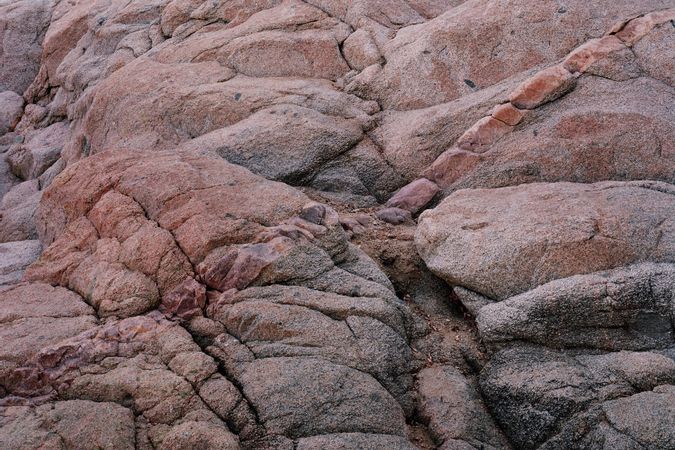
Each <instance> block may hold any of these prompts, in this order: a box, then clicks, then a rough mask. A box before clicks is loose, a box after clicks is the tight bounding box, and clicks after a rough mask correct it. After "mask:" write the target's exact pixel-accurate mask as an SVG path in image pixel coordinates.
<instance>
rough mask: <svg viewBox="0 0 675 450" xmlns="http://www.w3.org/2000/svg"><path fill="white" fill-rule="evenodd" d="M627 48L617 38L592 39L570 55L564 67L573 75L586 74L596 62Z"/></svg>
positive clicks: (564, 62)
mask: <svg viewBox="0 0 675 450" xmlns="http://www.w3.org/2000/svg"><path fill="white" fill-rule="evenodd" d="M625 48H626V46H625V44H624V43H623V42H622V41H621V40H620V39H619V38H617V37H616V36H604V37H602V38H599V39H591V40H590V41H588V42H586V43H585V44H583V45H581V46H579V47H577V48H576V49H575V50H574V51H573V52H572V53H570V54H569V55H568V56H567V58H565V61H563V67H565V69H567V70H568V71H569V72H571V73H574V72H580V73H584V72H586V70H587V69H588V68H589V67H590V66H591V65H592V64H593V63H595V62H596V61H598V60H600V59H603V58H606V57H607V56H608V55H609V54H610V53H612V52H618V51H621V50H624V49H625Z"/></svg>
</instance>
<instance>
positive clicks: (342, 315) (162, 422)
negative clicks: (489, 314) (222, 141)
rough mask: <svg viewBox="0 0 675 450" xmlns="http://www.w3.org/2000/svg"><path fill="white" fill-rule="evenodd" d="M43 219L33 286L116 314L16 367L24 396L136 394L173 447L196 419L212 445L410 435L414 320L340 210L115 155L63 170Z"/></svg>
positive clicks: (202, 161)
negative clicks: (354, 241)
mask: <svg viewBox="0 0 675 450" xmlns="http://www.w3.org/2000/svg"><path fill="white" fill-rule="evenodd" d="M179 174H180V177H178V175H179ZM178 179H180V180H182V181H181V182H180V183H176V182H175V181H176V180H178ZM151 180H153V181H151ZM247 197H248V198H247ZM56 218H58V219H56ZM54 219H56V220H54ZM37 224H38V229H39V232H40V237H41V240H42V241H43V243H44V244H45V245H48V247H47V248H46V249H45V251H44V253H43V254H42V256H41V257H40V259H39V260H38V261H37V262H35V263H34V264H33V265H32V266H31V267H30V268H29V270H28V271H27V274H26V278H27V279H28V280H32V281H33V282H35V283H37V282H39V281H47V282H49V283H52V284H58V285H61V286H63V287H65V288H68V289H70V290H72V291H74V292H76V293H78V294H80V295H81V296H82V299H80V297H79V296H77V295H75V294H74V293H72V292H70V291H65V290H64V292H68V293H69V294H70V295H71V296H72V297H74V298H77V299H78V301H79V304H81V305H82V307H86V308H89V306H86V303H88V304H89V305H91V307H93V308H94V310H95V311H96V314H97V316H98V317H111V318H112V319H109V320H108V321H106V322H105V324H101V325H99V326H97V327H93V328H91V329H89V330H88V331H85V332H84V333H81V334H77V333H74V334H77V335H75V336H72V337H70V336H64V338H65V337H70V339H67V340H60V341H57V342H51V341H50V342H47V343H46V344H47V345H46V346H44V345H40V346H33V347H32V348H31V351H32V352H33V353H32V354H31V355H27V356H25V357H24V360H28V361H29V362H28V363H27V364H24V365H22V366H21V367H14V366H12V368H13V371H12V372H11V374H9V375H8V376H7V379H8V382H7V386H6V387H5V389H6V391H7V392H9V393H11V394H12V395H13V396H15V397H16V398H17V399H19V398H24V397H32V396H36V395H39V396H41V397H45V396H46V398H52V397H54V396H57V397H58V398H60V399H63V398H65V399H73V400H75V399H77V400H93V401H97V402H116V403H120V404H122V405H123V406H126V407H128V406H129V403H128V402H132V403H131V404H132V405H133V406H132V408H133V409H134V411H140V412H141V415H142V418H143V421H144V422H143V423H144V425H143V427H144V429H145V430H146V431H145V432H146V433H147V439H149V441H150V442H152V443H153V444H154V445H158V444H159V443H161V445H163V446H167V448H174V447H175V446H177V447H178V448H183V447H184V446H185V445H188V444H190V445H197V444H196V443H198V442H202V441H200V439H204V437H203V436H202V434H201V433H199V432H193V431H191V432H190V433H188V434H187V435H186V434H185V431H180V430H187V429H190V430H194V429H195V428H194V427H198V428H199V427H206V428H204V430H205V432H208V434H209V436H210V437H209V439H211V440H209V441H208V442H207V443H206V444H203V445H206V446H207V448H212V447H214V446H217V447H219V448H220V446H225V447H227V448H229V447H231V446H233V445H236V442H237V440H236V438H234V437H232V435H231V434H230V431H233V432H236V433H237V434H238V435H239V439H241V440H243V441H247V442H249V443H251V445H254V444H252V443H254V442H257V443H258V444H255V445H263V442H268V441H269V440H270V439H272V440H280V441H279V442H281V441H284V440H289V439H290V440H292V439H300V438H304V437H310V436H315V435H324V434H333V433H374V434H382V435H391V436H392V439H393V436H399V437H401V438H403V437H405V435H406V431H405V429H406V424H405V417H406V414H410V413H411V410H412V397H411V392H410V387H411V385H412V377H411V375H410V358H411V356H410V353H411V352H410V348H409V347H408V336H409V333H414V327H413V323H412V321H411V317H410V313H409V312H408V311H407V309H406V307H405V306H404V305H403V304H402V303H401V302H400V301H399V300H398V299H397V298H396V297H395V295H394V293H393V292H392V290H391V286H390V284H389V282H388V280H386V278H385V277H384V276H383V275H382V274H381V273H380V272H379V270H378V269H377V267H376V266H375V265H374V263H373V262H372V261H371V260H369V259H368V258H367V257H366V256H365V255H364V254H363V253H361V252H360V251H359V250H358V249H357V248H356V247H354V246H351V245H350V244H349V243H348V241H347V239H346V234H345V233H344V231H343V230H342V227H341V225H340V223H339V221H338V219H337V214H336V213H335V212H334V211H332V210H331V209H330V208H328V207H326V206H324V205H321V204H317V203H311V202H310V201H309V199H308V198H306V197H305V196H304V195H302V194H301V193H300V192H298V191H296V190H294V189H293V188H290V187H288V186H285V185H283V184H279V183H273V182H270V181H266V180H264V179H262V178H260V177H257V176H255V175H253V174H252V173H251V172H249V171H247V170H246V169H243V168H241V167H238V166H234V165H231V164H228V163H226V162H225V161H223V160H222V159H220V158H219V157H217V156H195V155H194V154H191V153H169V152H146V153H139V152H124V151H118V152H107V153H103V154H100V155H95V156H91V157H89V158H87V159H85V160H83V161H81V162H79V163H77V164H75V165H71V166H70V167H68V168H67V169H66V170H65V171H64V172H63V173H62V174H61V176H59V177H57V178H56V179H55V180H54V182H53V183H52V184H51V185H50V187H49V188H48V189H47V190H46V191H45V194H44V196H43V199H42V201H41V204H40V210H39V213H38V221H37ZM195 230H199V231H197V232H195ZM23 286H26V289H32V288H35V287H37V286H45V285H42V284H27V285H23ZM57 289H63V288H57ZM83 300H84V301H83ZM85 301H86V303H85ZM157 307H159V309H160V310H161V311H163V312H164V313H165V314H167V315H168V316H169V317H175V318H176V319H177V320H178V321H179V322H181V323H183V324H184V326H185V327H186V328H187V329H189V330H190V331H191V333H192V335H191V334H190V333H188V332H187V331H186V329H185V328H183V327H181V326H179V325H178V324H176V323H172V322H169V321H167V320H166V319H164V318H163V317H162V315H161V314H160V313H159V312H157V311H153V310H154V309H155V308H157ZM92 325H93V324H92ZM51 329H52V328H51V327H46V330H47V332H50V333H51V332H52V331H49V330H51ZM54 332H56V331H54ZM193 339H196V340H197V341H198V342H200V343H201V345H202V347H200V346H199V345H197V344H196V343H195V341H194V340H193ZM209 355H210V356H209ZM22 356H23V355H22ZM106 361H110V362H111V363H112V365H110V364H109V363H107V362H106ZM113 361H114V362H113ZM219 367H220V370H219ZM10 369H11V368H10ZM8 370H9V369H8ZM186 380H187V381H186ZM228 380H231V381H228ZM232 383H234V384H232ZM280 386H281V387H280ZM337 386H342V388H337ZM223 396H225V397H223ZM128 398H130V400H125V399H128ZM15 402H19V400H15ZM223 402H226V403H223ZM207 405H208V406H207ZM227 405H231V406H229V407H228V406H227ZM326 405H332V406H331V407H330V408H326ZM213 411H215V412H216V414H214V412H213ZM139 420H140V419H139V418H138V417H137V418H136V428H137V432H138V427H139ZM187 420H195V421H197V422H198V424H196V425H194V426H188V425H186V423H187V422H186V421H187ZM225 424H227V425H225ZM228 430H230V431H228ZM289 442H290V441H289ZM265 445H267V444H265Z"/></svg>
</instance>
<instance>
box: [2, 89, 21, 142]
mask: <svg viewBox="0 0 675 450" xmlns="http://www.w3.org/2000/svg"><path fill="white" fill-rule="evenodd" d="M22 114H23V98H21V96H20V95H19V94H17V93H16V92H12V91H5V92H0V135H2V134H5V133H7V132H8V131H12V130H14V127H16V126H17V125H18V123H19V119H21V115H22Z"/></svg>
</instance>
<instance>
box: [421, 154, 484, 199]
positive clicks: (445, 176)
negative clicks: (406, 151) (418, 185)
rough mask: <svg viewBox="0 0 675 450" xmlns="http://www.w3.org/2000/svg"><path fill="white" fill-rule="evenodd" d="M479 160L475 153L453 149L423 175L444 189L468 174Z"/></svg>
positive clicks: (479, 157)
mask: <svg viewBox="0 0 675 450" xmlns="http://www.w3.org/2000/svg"><path fill="white" fill-rule="evenodd" d="M481 160H482V156H481V155H479V154H477V153H474V152H468V151H466V150H462V149H459V148H455V147H453V148H451V149H449V150H446V151H445V152H443V154H441V156H439V157H438V158H437V159H436V161H434V163H433V164H432V165H431V166H430V167H429V168H428V169H427V170H425V171H424V173H423V175H424V176H426V177H428V178H430V179H432V180H434V181H435V182H436V183H437V184H438V186H440V187H441V189H444V188H446V187H448V186H450V185H452V183H454V182H455V181H456V180H458V179H459V178H461V177H462V176H463V175H465V174H466V173H468V172H470V171H471V170H472V169H473V168H474V167H476V165H477V164H478V163H479V162H480V161H481Z"/></svg>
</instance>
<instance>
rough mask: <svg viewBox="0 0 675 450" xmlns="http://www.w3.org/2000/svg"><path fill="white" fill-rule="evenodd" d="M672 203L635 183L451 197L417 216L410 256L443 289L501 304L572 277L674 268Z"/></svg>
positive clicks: (661, 187) (658, 187)
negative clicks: (637, 266)
mask: <svg viewBox="0 0 675 450" xmlns="http://www.w3.org/2000/svg"><path fill="white" fill-rule="evenodd" d="M674 193H675V188H674V187H673V186H672V185H670V184H666V183H659V182H637V181H636V182H604V183H596V184H592V185H587V184H575V183H553V184H539V183H533V184H524V185H520V186H515V187H506V188H500V189H475V190H472V189H467V190H462V191H457V192H455V193H454V194H452V195H450V196H449V197H447V198H446V199H445V200H444V201H443V202H442V203H441V204H440V205H439V206H438V207H437V208H436V209H433V210H430V211H425V212H424V213H423V214H422V216H421V218H420V224H419V227H418V231H417V235H416V243H417V248H418V250H419V252H420V254H421V256H422V258H423V259H424V260H425V262H426V263H427V265H428V266H429V268H430V269H431V270H432V271H433V272H435V273H437V274H438V275H439V276H441V277H442V278H444V279H445V280H446V281H448V282H449V283H451V284H457V285H461V286H464V287H466V288H469V289H471V290H473V291H475V292H478V293H480V294H483V295H484V296H486V297H488V298H492V299H495V300H504V299H506V298H508V297H511V296H513V295H516V294H520V293H522V292H525V291H528V290H530V289H532V288H535V287H537V286H539V285H541V284H544V283H547V282H549V281H552V280H556V279H560V278H566V277H569V276H572V275H578V274H587V273H591V272H596V271H600V270H605V269H612V268H616V267H621V266H624V265H628V264H633V263H637V262H643V261H644V262H647V261H653V262H664V263H672V262H673V261H674V260H675V247H674V244H675V235H674V233H675V229H674V228H673V227H674V226H675V222H674V219H675V217H674V216H673V214H672V211H673V208H675V195H674Z"/></svg>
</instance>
